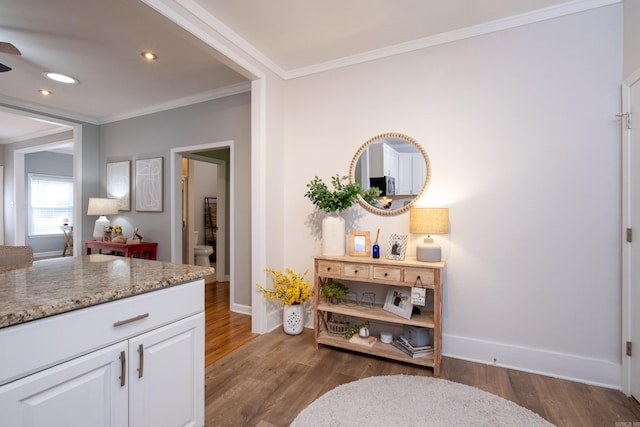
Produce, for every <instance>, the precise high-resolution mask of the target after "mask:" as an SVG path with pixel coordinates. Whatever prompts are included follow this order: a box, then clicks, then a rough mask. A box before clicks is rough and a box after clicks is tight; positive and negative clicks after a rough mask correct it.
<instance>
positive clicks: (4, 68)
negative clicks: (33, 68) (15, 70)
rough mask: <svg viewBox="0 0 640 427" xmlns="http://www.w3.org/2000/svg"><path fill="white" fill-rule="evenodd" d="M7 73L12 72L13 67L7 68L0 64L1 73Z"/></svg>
mask: <svg viewBox="0 0 640 427" xmlns="http://www.w3.org/2000/svg"><path fill="white" fill-rule="evenodd" d="M6 71H11V67H7V66H6V65H4V64H0V73H4V72H6Z"/></svg>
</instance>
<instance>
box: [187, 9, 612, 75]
mask: <svg viewBox="0 0 640 427" xmlns="http://www.w3.org/2000/svg"><path fill="white" fill-rule="evenodd" d="M176 1H177V2H178V3H179V4H180V5H182V6H183V7H184V8H186V9H188V10H189V11H190V12H191V13H193V14H194V15H196V16H198V17H199V18H200V19H201V20H202V21H203V22H204V23H205V24H207V25H209V26H211V27H212V28H213V29H214V30H216V31H218V32H219V33H220V34H221V35H222V36H223V37H225V38H226V39H228V40H229V41H230V42H231V43H233V44H234V45H236V46H237V47H238V48H240V49H241V50H243V51H244V52H245V53H246V54H247V55H249V56H251V57H252V58H253V59H254V60H256V61H257V62H259V63H261V64H262V65H263V66H264V67H266V68H268V69H269V70H271V71H272V72H273V73H275V74H276V75H278V76H279V77H280V78H282V79H284V80H290V79H295V78H298V77H304V76H308V75H311V74H316V73H321V72H325V71H330V70H334V69H338V68H343V67H348V66H351V65H357V64H360V63H363V62H368V61H373V60H377V59H382V58H386V57H390V56H394V55H399V54H403V53H408V52H412V51H416V50H420V49H425V48H429V47H433V46H438V45H442V44H446V43H451V42H454V41H458V40H464V39H468V38H471V37H477V36H481V35H484V34H490V33H494V32H497V31H502V30H507V29H511V28H515V27H520V26H523V25H528V24H533V23H536V22H541V21H545V20H549V19H554V18H558V17H562V16H566V15H571V14H575V13H579V12H584V11H587V10H591V9H597V8H600V7H604V6H609V5H612V4H616V3H621V2H622V1H623V0H572V1H568V2H566V3H562V4H558V5H555V6H550V7H546V8H543V9H539V10H535V11H532V12H527V13H523V14H519V15H513V16H510V17H507V18H502V19H497V20H494V21H489V22H485V23H483V24H478V25H474V26H471V27H466V28H461V29H458V30H453V31H448V32H444V33H440V34H436V35H433V36H429V37H424V38H422V39H417V40H412V41H409V42H406V43H400V44H397V45H393V46H389V47H385V48H381V49H375V50H371V51H368V52H363V53H360V54H356V55H352V56H347V57H343V58H339V59H336V60H332V61H327V62H322V63H319V64H314V65H310V66H306V67H300V68H296V69H291V70H283V69H282V68H281V67H279V66H278V65H277V64H276V63H274V62H273V61H272V60H271V59H269V58H268V57H267V56H266V55H264V54H263V53H262V52H260V51H259V50H258V49H257V48H256V47H255V46H253V45H252V44H250V43H249V42H247V41H246V40H244V39H243V38H242V37H240V36H239V35H238V34H237V33H235V32H234V31H233V30H232V29H231V28H229V27H228V26H226V25H225V24H224V23H223V22H221V21H220V20H218V19H217V18H216V17H215V16H213V15H212V14H211V13H210V12H208V11H207V10H206V9H204V8H202V7H201V6H199V5H198V4H197V3H196V2H195V1H194V0H176Z"/></svg>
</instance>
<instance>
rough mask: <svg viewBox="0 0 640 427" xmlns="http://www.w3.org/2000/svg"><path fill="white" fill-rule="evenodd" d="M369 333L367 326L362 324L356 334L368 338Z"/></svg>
mask: <svg viewBox="0 0 640 427" xmlns="http://www.w3.org/2000/svg"><path fill="white" fill-rule="evenodd" d="M369 334H370V332H369V328H368V327H367V326H363V327H362V328H360V330H359V331H358V335H360V338H368V337H369Z"/></svg>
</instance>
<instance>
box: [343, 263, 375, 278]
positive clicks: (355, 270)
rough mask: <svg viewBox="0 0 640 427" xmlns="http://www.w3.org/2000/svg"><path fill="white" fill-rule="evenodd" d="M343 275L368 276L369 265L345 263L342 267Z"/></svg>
mask: <svg viewBox="0 0 640 427" xmlns="http://www.w3.org/2000/svg"><path fill="white" fill-rule="evenodd" d="M342 275H343V276H344V277H358V278H360V279H368V278H369V266H368V265H366V264H345V265H344V266H343V268H342Z"/></svg>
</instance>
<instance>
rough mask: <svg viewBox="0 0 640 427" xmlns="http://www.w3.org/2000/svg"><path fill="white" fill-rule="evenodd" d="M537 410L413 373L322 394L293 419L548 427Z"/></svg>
mask: <svg viewBox="0 0 640 427" xmlns="http://www.w3.org/2000/svg"><path fill="white" fill-rule="evenodd" d="M552 425H553V424H550V423H549V422H547V421H545V420H544V419H543V418H542V417H540V416H539V415H537V414H535V413H534V412H532V411H530V410H528V409H526V408H523V407H521V406H518V405H516V404H515V403H513V402H511V401H509V400H506V399H503V398H501V397H499V396H496V395H493V394H491V393H487V392H485V391H482V390H480V389H477V388H475V387H470V386H467V385H464V384H458V383H454V382H451V381H447V380H441V379H436V378H431V377H418V376H412V375H389V376H380V377H369V378H364V379H361V380H358V381H354V382H351V383H348V384H343V385H341V386H338V387H336V388H334V389H333V390H331V391H329V392H327V393H325V394H324V395H322V396H320V397H319V398H318V399H316V400H315V401H314V402H312V403H311V405H309V406H308V407H307V408H305V409H304V410H303V411H302V412H300V414H298V416H297V417H296V419H295V420H293V423H292V424H291V426H292V427H309V426H332V427H336V426H349V427H356V426H363V427H364V426H367V427H371V426H384V427H390V426H446V427H450V426H474V427H478V426H491V427H495V426H509V427H513V426H526V427H530V426H531V427H534V426H535V427H537V426H540V427H549V426H552Z"/></svg>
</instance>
